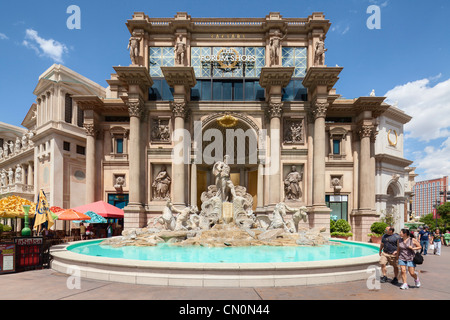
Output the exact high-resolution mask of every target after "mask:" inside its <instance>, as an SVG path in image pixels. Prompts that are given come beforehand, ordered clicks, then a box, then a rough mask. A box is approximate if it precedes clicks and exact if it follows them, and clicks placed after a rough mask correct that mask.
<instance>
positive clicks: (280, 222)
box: [268, 202, 303, 233]
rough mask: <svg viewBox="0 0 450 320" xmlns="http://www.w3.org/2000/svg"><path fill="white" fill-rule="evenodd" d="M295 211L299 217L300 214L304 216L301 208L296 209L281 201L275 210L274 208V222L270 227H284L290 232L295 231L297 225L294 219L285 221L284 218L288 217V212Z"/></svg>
mask: <svg viewBox="0 0 450 320" xmlns="http://www.w3.org/2000/svg"><path fill="white" fill-rule="evenodd" d="M287 212H289V213H294V215H295V214H297V217H298V216H300V217H302V218H303V215H302V214H301V213H299V212H300V209H294V208H291V207H289V206H287V205H286V204H285V203H283V202H280V203H278V204H277V205H276V206H275V208H274V210H273V218H272V222H271V224H270V226H269V228H268V229H279V228H283V229H284V231H286V232H289V233H294V232H295V230H296V227H295V226H294V223H293V221H292V220H288V221H285V220H284V218H285V217H286V213H287Z"/></svg>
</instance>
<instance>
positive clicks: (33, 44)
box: [22, 29, 69, 63]
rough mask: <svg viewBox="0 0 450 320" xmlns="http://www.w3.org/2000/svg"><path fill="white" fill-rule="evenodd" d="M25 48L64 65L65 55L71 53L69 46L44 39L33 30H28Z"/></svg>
mask: <svg viewBox="0 0 450 320" xmlns="http://www.w3.org/2000/svg"><path fill="white" fill-rule="evenodd" d="M22 44H23V45H24V46H26V47H27V48H30V49H32V50H34V51H35V52H36V54H37V55H39V56H45V57H49V58H51V59H52V60H53V61H55V62H58V63H63V55H64V54H65V53H68V52H69V49H68V48H67V46H66V45H65V44H63V43H60V42H58V41H56V40H53V39H48V40H47V39H44V38H41V37H40V36H39V35H38V32H37V31H35V30H33V29H27V30H26V35H25V40H24V41H23V42H22Z"/></svg>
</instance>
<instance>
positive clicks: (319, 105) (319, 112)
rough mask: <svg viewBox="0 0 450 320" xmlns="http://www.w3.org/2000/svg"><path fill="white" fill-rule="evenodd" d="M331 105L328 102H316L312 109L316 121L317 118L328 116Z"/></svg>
mask: <svg viewBox="0 0 450 320" xmlns="http://www.w3.org/2000/svg"><path fill="white" fill-rule="evenodd" d="M329 106H330V104H329V103H328V102H326V101H316V102H315V103H314V106H313V108H312V115H313V117H314V120H316V119H317V118H325V117H326V116H327V110H328V107H329Z"/></svg>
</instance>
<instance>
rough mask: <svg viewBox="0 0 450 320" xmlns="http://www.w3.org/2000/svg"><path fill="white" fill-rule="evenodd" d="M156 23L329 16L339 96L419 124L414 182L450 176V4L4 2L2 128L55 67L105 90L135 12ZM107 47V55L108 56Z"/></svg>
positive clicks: (123, 54) (410, 132) (412, 142)
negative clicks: (391, 107)
mask: <svg viewBox="0 0 450 320" xmlns="http://www.w3.org/2000/svg"><path fill="white" fill-rule="evenodd" d="M70 5H77V6H79V7H80V9H81V29H80V30H70V29H68V28H67V26H66V22H67V19H68V18H69V16H70V14H68V13H66V11H67V8H68V7H69V6H70ZM370 5H377V6H379V7H380V9H381V11H380V12H381V29H379V30H376V29H374V30H370V29H369V28H367V25H366V21H367V20H368V18H369V17H370V16H371V14H368V13H367V8H368V7H369V6H370ZM135 11H143V12H145V13H146V14H147V15H149V16H150V17H173V16H174V15H175V13H176V12H177V11H187V12H188V13H189V14H190V15H191V16H192V17H264V16H266V15H267V14H268V13H269V12H271V11H277V12H280V13H281V15H283V16H284V17H307V16H308V15H309V14H311V13H312V12H314V11H321V12H324V13H325V15H326V18H327V19H329V20H330V21H331V22H332V27H331V29H330V31H329V32H328V35H327V39H326V47H327V49H328V52H327V55H326V64H327V65H329V66H335V65H336V64H337V65H339V66H343V67H344V70H343V71H342V73H341V76H340V80H339V82H338V83H337V85H336V88H337V92H338V93H339V94H341V95H342V96H344V97H345V98H355V97H359V96H367V95H369V93H370V92H371V90H372V89H375V92H376V94H377V95H378V96H387V97H388V101H390V102H394V101H398V106H399V108H401V109H402V110H404V111H405V112H406V113H408V114H409V115H411V116H413V120H412V121H411V122H410V123H409V124H407V125H406V127H405V129H406V141H405V157H406V158H408V159H410V160H413V161H414V164H413V166H416V167H417V170H416V173H419V174H420V176H419V177H418V178H417V180H425V179H429V178H433V177H440V176H444V175H449V173H450V138H449V136H450V134H449V133H450V67H449V61H450V41H449V40H448V39H449V36H448V35H449V34H450V24H448V22H447V21H448V19H449V16H450V2H449V1H448V0H433V1H415V0H414V1H411V0H341V1H336V0H314V1H312V0H303V1H302V0H296V1H282V0H280V1H273V0H272V1H268V0H259V1H255V0H247V1H236V0H227V1H223V2H220V5H218V4H217V2H212V1H193V0H191V1H178V0H165V1H149V0H145V1H126V2H123V1H104V0H95V1H93V0H91V1H76V0H71V1H65V0H59V1H56V0H52V1H29V0H27V1H6V0H5V1H2V2H1V4H0V73H1V77H0V94H1V97H2V99H1V102H0V111H1V112H0V121H2V122H6V123H11V124H14V125H20V124H21V122H22V120H23V118H24V116H25V114H26V112H27V111H28V109H29V107H30V105H31V104H32V103H33V102H34V101H35V99H36V97H35V96H34V95H33V90H34V88H35V87H36V84H37V80H38V77H39V75H41V74H42V73H43V72H44V71H45V70H46V69H47V68H48V67H50V66H51V65H52V64H53V63H62V64H64V65H65V66H67V67H69V68H70V69H72V70H74V71H76V72H78V73H80V74H82V75H84V76H85V77H87V78H89V79H91V80H93V81H95V82H97V83H99V84H100V85H102V86H104V87H106V86H107V83H106V79H108V78H109V75H110V74H111V73H113V72H114V69H113V68H112V67H113V66H117V65H128V64H129V63H130V60H129V59H130V58H129V53H128V51H127V50H126V47H127V44H128V38H129V33H128V30H127V28H126V26H125V22H126V20H127V19H131V17H132V14H133V12H135ZM104 49H106V50H107V53H104V52H101V51H103V50H104Z"/></svg>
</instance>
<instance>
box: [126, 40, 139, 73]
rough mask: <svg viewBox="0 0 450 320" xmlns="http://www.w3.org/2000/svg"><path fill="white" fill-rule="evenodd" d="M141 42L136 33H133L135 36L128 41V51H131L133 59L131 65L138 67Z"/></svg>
mask: <svg viewBox="0 0 450 320" xmlns="http://www.w3.org/2000/svg"><path fill="white" fill-rule="evenodd" d="M140 42H141V38H139V37H137V36H136V33H135V32H133V35H132V36H131V37H130V40H129V41H128V47H127V50H130V58H131V64H133V65H138V64H139V63H138V59H139V51H140V48H139V44H140Z"/></svg>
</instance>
